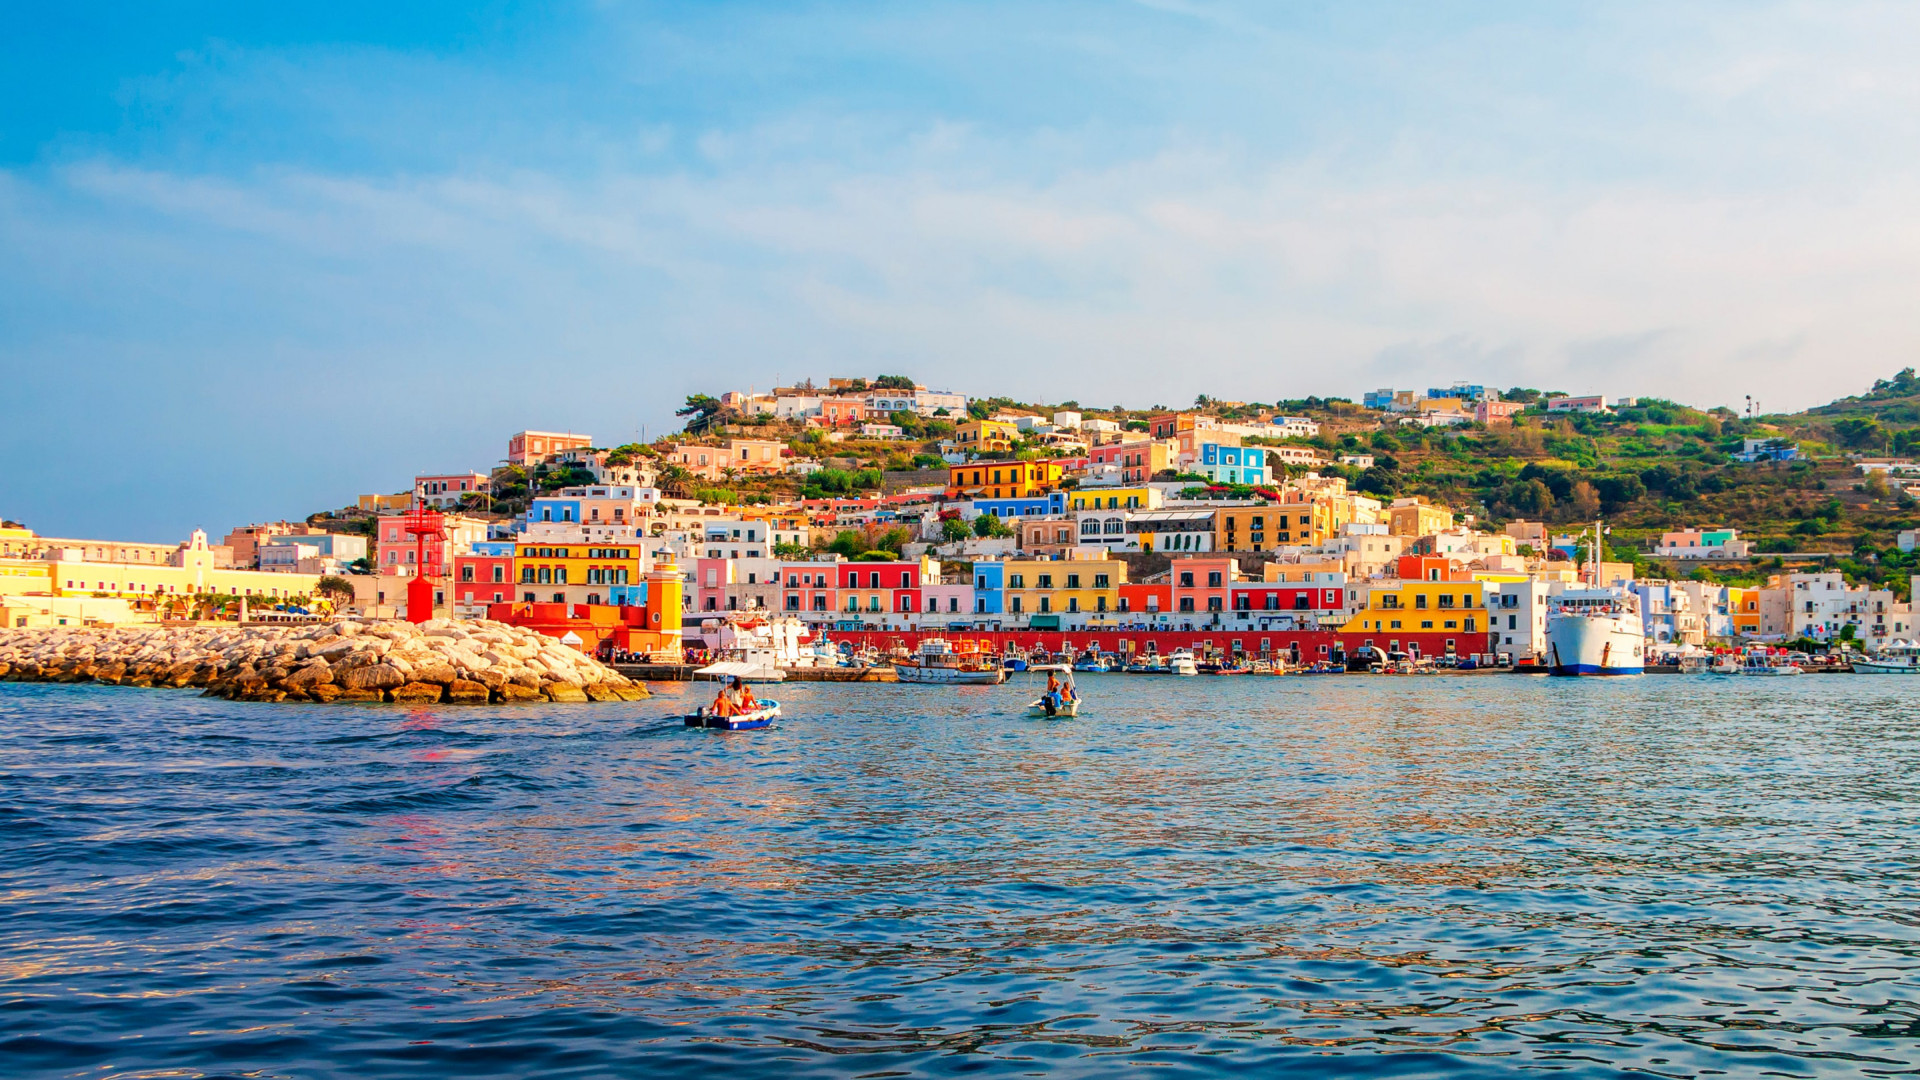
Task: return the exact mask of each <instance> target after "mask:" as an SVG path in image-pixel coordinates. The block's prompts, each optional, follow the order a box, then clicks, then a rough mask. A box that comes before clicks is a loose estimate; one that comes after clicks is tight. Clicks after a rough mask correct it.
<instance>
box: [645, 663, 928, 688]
mask: <svg viewBox="0 0 1920 1080" xmlns="http://www.w3.org/2000/svg"><path fill="white" fill-rule="evenodd" d="M704 666H705V665H703V664H614V665H613V670H615V671H617V672H619V673H620V674H622V675H625V676H626V677H627V678H629V679H635V680H638V681H640V682H692V681H693V673H694V672H696V671H698V670H700V669H701V668H702V667H704ZM781 671H782V672H784V673H785V675H786V677H787V678H786V681H787V682H865V683H879V682H898V681H900V680H899V679H898V678H896V677H895V675H894V673H893V668H892V666H890V665H885V664H883V665H880V666H878V667H866V668H843V667H805V668H782V669H781Z"/></svg>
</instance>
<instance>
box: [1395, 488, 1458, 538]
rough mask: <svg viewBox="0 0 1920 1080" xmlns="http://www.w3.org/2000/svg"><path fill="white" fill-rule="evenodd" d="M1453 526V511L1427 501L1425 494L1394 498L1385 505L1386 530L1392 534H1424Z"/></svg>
mask: <svg viewBox="0 0 1920 1080" xmlns="http://www.w3.org/2000/svg"><path fill="white" fill-rule="evenodd" d="M1451 528H1453V511H1451V510H1449V509H1447V508H1446V507H1444V506H1435V505H1433V504H1431V503H1429V502H1427V500H1426V498H1425V496H1421V495H1415V496H1413V497H1412V498H1408V499H1395V500H1394V501H1393V503H1392V505H1390V506H1388V507H1387V532H1388V533H1389V534H1391V535H1393V536H1426V535H1429V534H1431V533H1437V532H1441V531H1443V530H1446V529H1451Z"/></svg>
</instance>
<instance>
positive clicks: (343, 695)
mask: <svg viewBox="0 0 1920 1080" xmlns="http://www.w3.org/2000/svg"><path fill="white" fill-rule="evenodd" d="M315 689H319V688H318V687H315ZM333 700H335V701H385V700H387V695H386V692H385V691H383V690H351V689H348V690H341V691H340V692H339V693H338V694H337V695H335V696H334V699H333Z"/></svg>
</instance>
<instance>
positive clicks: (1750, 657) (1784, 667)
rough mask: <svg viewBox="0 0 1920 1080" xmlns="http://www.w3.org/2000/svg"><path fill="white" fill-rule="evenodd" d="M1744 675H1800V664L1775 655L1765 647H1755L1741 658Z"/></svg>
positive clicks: (1741, 670) (1741, 671) (1741, 668)
mask: <svg viewBox="0 0 1920 1080" xmlns="http://www.w3.org/2000/svg"><path fill="white" fill-rule="evenodd" d="M1740 674H1742V675H1798V674H1800V665H1799V664H1796V663H1793V662H1792V661H1790V660H1786V659H1784V658H1782V657H1778V656H1775V655H1773V654H1772V653H1770V652H1767V651H1766V650H1764V649H1754V650H1751V651H1749V652H1748V653H1747V654H1746V655H1745V656H1743V657H1741V658H1740Z"/></svg>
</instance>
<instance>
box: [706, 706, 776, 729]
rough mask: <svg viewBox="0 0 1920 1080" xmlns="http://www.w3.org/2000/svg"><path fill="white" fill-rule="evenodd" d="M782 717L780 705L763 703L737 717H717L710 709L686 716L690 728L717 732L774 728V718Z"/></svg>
mask: <svg viewBox="0 0 1920 1080" xmlns="http://www.w3.org/2000/svg"><path fill="white" fill-rule="evenodd" d="M779 715H780V703H779V702H777V701H762V702H760V706H759V708H756V709H753V710H750V711H748V712H744V713H740V714H738V715H736V716H716V715H714V712H713V710H712V709H710V708H706V707H702V708H699V709H695V710H694V711H693V712H690V713H688V714H687V716H686V724H687V726H688V727H703V728H713V729H715V730H717V731H758V730H759V729H761V728H767V727H772V726H773V718H774V717H776V716H779Z"/></svg>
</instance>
